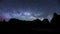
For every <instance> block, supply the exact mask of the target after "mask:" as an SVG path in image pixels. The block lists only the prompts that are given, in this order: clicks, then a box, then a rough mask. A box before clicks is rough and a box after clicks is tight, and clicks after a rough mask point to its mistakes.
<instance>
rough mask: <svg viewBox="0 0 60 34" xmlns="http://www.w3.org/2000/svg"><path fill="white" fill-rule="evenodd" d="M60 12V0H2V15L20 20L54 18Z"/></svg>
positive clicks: (0, 3) (0, 9) (0, 7)
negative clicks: (54, 14)
mask: <svg viewBox="0 0 60 34" xmlns="http://www.w3.org/2000/svg"><path fill="white" fill-rule="evenodd" d="M54 12H56V13H57V14H60V0H0V16H2V17H3V18H7V19H10V18H16V19H19V20H27V21H31V20H35V19H37V18H38V19H40V20H43V19H44V18H48V19H49V20H51V19H52V17H53V13H54Z"/></svg>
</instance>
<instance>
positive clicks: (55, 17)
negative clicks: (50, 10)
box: [51, 13, 60, 24]
mask: <svg viewBox="0 0 60 34" xmlns="http://www.w3.org/2000/svg"><path fill="white" fill-rule="evenodd" d="M51 23H53V24H60V15H57V14H56V13H54V15H53V18H52V20H51Z"/></svg>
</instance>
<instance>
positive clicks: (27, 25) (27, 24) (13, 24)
mask: <svg viewBox="0 0 60 34" xmlns="http://www.w3.org/2000/svg"><path fill="white" fill-rule="evenodd" d="M59 30H60V15H57V14H56V13H54V16H53V18H52V20H51V22H49V21H48V19H44V20H43V21H40V20H39V19H36V20H34V21H22V20H18V19H14V18H12V19H10V20H9V21H8V22H5V20H4V21H3V22H2V21H0V31H1V32H27V33H28V32H34V33H36V32H59Z"/></svg>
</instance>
